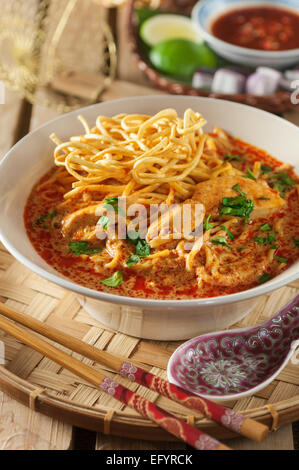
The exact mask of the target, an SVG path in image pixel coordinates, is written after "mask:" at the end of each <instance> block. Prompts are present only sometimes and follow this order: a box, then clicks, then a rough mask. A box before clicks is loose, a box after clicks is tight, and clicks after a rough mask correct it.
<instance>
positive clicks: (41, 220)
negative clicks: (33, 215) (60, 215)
mask: <svg viewBox="0 0 299 470" xmlns="http://www.w3.org/2000/svg"><path fill="white" fill-rule="evenodd" d="M56 215H57V212H56V209H54V210H53V211H52V212H50V213H49V214H44V215H41V216H40V217H39V218H38V219H36V221H35V225H41V226H42V227H43V228H49V227H48V225H46V224H44V222H45V220H49V219H54V217H56Z"/></svg>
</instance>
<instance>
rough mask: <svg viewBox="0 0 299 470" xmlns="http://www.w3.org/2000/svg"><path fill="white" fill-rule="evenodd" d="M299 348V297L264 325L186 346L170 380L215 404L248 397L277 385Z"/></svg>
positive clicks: (178, 351)
mask: <svg viewBox="0 0 299 470" xmlns="http://www.w3.org/2000/svg"><path fill="white" fill-rule="evenodd" d="M298 346H299V295H297V296H296V297H295V298H294V299H293V300H292V301H291V302H290V303H288V304H287V305H286V306H285V307H283V308H282V309H281V310H280V311H279V312H278V313H277V314H276V315H275V316H273V317H272V318H270V319H269V320H267V321H266V322H265V323H263V324H261V325H259V326H255V327H252V328H242V329H236V330H227V331H220V332H216V333H209V334H206V335H202V336H198V337H197V338H193V339H191V340H189V341H187V342H185V343H183V344H182V345H181V346H180V347H179V348H178V349H176V351H174V353H173V354H172V356H171V358H170V360H169V363H168V368H167V375H168V380H169V381H170V382H172V383H174V384H176V385H178V386H180V387H182V388H184V389H185V390H188V391H189V392H192V393H194V394H195V395H200V396H202V397H205V398H209V399H213V400H221V401H223V400H231V399H236V398H241V397H246V396H248V395H252V394H253V393H255V392H257V391H258V390H260V389H262V388H264V387H266V386H267V385H268V384H269V383H270V382H272V380H274V379H275V377H276V376H277V375H278V374H279V373H280V372H281V370H282V369H283V368H284V367H285V365H286V364H287V363H288V361H289V359H290V358H291V357H292V355H293V353H294V351H295V349H296V348H297V347H298Z"/></svg>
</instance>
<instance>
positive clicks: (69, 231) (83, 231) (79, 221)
mask: <svg viewBox="0 0 299 470" xmlns="http://www.w3.org/2000/svg"><path fill="white" fill-rule="evenodd" d="M98 207H99V205H98V204H96V205H93V206H88V207H83V209H79V210H77V211H75V212H72V213H71V214H69V215H67V216H66V217H65V218H64V219H63V221H62V231H63V234H64V236H65V237H68V238H72V239H74V240H84V241H96V240H97V237H96V224H97V222H98V220H99V216H98V215H96V210H97V209H98Z"/></svg>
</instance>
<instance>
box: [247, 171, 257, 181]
mask: <svg viewBox="0 0 299 470" xmlns="http://www.w3.org/2000/svg"><path fill="white" fill-rule="evenodd" d="M245 178H249V179H250V180H253V181H257V178H256V177H255V176H254V174H253V173H252V171H251V170H249V169H248V170H247V175H246V176H245Z"/></svg>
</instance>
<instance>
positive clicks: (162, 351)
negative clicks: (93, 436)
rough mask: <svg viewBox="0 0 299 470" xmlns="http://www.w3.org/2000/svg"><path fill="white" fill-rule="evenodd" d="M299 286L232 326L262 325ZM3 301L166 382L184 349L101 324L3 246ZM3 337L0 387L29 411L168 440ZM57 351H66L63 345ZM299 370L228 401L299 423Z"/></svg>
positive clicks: (266, 417) (220, 433)
mask: <svg viewBox="0 0 299 470" xmlns="http://www.w3.org/2000/svg"><path fill="white" fill-rule="evenodd" d="M298 287H299V281H296V282H294V283H292V284H290V285H288V286H287V287H283V288H281V289H279V290H277V291H275V292H274V293H272V294H269V295H266V296H263V297H261V298H260V299H259V301H258V303H257V306H256V307H255V309H254V310H253V311H252V313H251V314H250V315H249V316H248V317H246V318H245V319H244V320H242V322H239V323H238V324H236V325H234V327H246V326H250V325H255V324H258V323H261V322H263V321H264V320H265V319H266V318H268V317H269V316H271V315H273V314H274V313H275V312H276V311H277V310H278V309H279V308H280V307H281V306H283V305H284V304H285V303H286V302H288V300H289V299H290V298H292V297H293V296H294V295H295V294H296V292H298ZM0 300H1V301H3V302H5V303H6V304H7V305H8V306H10V307H12V308H15V309H17V310H19V311H21V312H23V313H26V314H28V315H31V316H33V317H35V318H37V319H38V320H40V321H42V322H45V323H47V324H48V325H51V326H54V327H56V328H59V329H61V330H63V331H65V332H67V333H69V334H71V335H73V336H75V337H77V338H79V339H82V340H83V341H86V342H87V343H89V344H92V345H94V346H96V347H98V348H100V349H104V350H107V351H109V352H111V353H113V354H116V355H120V356H124V357H128V358H130V359H132V360H134V361H137V362H139V363H141V364H142V365H143V366H144V367H145V368H146V369H148V370H151V371H152V372H153V373H155V374H158V375H161V376H162V377H164V378H166V372H165V368H166V366H167V362H168V359H169V357H170V355H171V352H172V351H173V350H174V349H175V348H176V347H177V346H178V345H179V344H180V342H162V341H148V340H140V339H138V338H134V337H130V336H126V335H124V334H121V333H118V332H115V331H112V330H110V329H108V328H106V327H104V326H103V325H101V324H100V323H98V322H97V321H96V320H94V319H93V318H92V317H90V316H89V315H88V314H87V312H85V310H84V309H83V308H82V307H81V305H80V303H79V301H78V295H77V294H75V293H72V292H70V291H66V290H64V289H63V288H61V287H59V286H56V285H54V284H52V283H50V282H48V281H46V280H44V279H42V278H40V277H39V276H37V275H36V274H34V273H32V272H31V271H29V270H28V269H27V268H25V267H24V266H23V265H22V264H20V263H19V262H18V261H16V260H15V259H14V258H13V257H12V256H11V255H10V254H9V253H8V252H7V251H6V250H5V248H4V247H3V246H2V245H1V246H0ZM0 340H1V341H3V342H4V344H5V351H6V363H5V369H4V368H0V388H3V384H4V387H5V391H6V392H8V393H10V394H12V395H13V396H14V397H15V398H17V399H21V401H23V402H24V403H25V404H26V403H27V404H31V407H34V408H35V409H37V410H39V411H41V412H45V413H46V414H49V415H52V416H53V417H57V416H60V417H61V418H62V419H63V420H66V421H68V422H70V423H71V424H75V425H80V426H82V427H85V428H88V429H92V430H97V431H102V432H104V433H106V434H109V433H111V434H114V435H125V436H127V437H138V438H141V439H142V438H144V439H151V440H167V439H168V438H169V437H168V436H167V435H166V434H165V433H164V432H163V431H162V430H161V431H160V430H158V429H157V428H156V427H155V426H154V425H152V424H150V423H148V422H146V421H145V420H144V419H143V418H141V417H140V416H138V415H137V413H136V412H135V411H133V410H131V409H129V408H127V407H125V406H124V405H122V404H121V403H119V402H118V401H116V400H115V399H114V398H113V397H110V396H107V395H106V394H104V393H103V392H101V391H100V390H98V389H96V388H94V387H92V386H90V385H89V384H87V383H86V382H84V381H83V380H81V379H79V378H78V377H76V376H75V375H73V374H71V373H70V372H68V371H66V370H65V369H63V368H61V367H60V366H59V365H57V364H56V363H54V362H53V361H51V360H49V359H47V358H45V357H43V356H42V355H41V354H40V353H37V352H35V351H33V350H31V349H30V348H29V347H27V346H25V345H23V344H21V343H20V342H18V341H17V340H15V339H14V338H12V337H9V336H6V335H5V334H3V333H0ZM58 347H59V348H61V346H59V345H58ZM62 349H63V348H62ZM74 356H75V357H77V358H78V359H80V360H82V361H84V362H85V363H87V364H90V365H93V363H92V361H91V360H89V359H86V358H82V357H81V356H79V355H78V354H74ZM93 366H94V367H95V368H97V369H98V370H102V371H104V373H106V374H107V375H109V376H113V375H114V373H113V372H112V371H111V370H109V369H107V368H105V367H104V368H103V367H102V366H101V365H99V364H96V365H93ZM298 372H299V365H295V364H292V363H289V364H288V365H287V367H286V368H285V369H284V370H283V371H282V372H281V374H280V375H279V376H278V378H277V379H276V380H275V381H274V382H272V383H271V384H270V385H269V386H267V387H266V388H264V389H263V390H261V391H260V392H258V393H257V394H256V395H254V396H252V397H248V398H244V399H241V400H238V401H231V402H229V403H227V406H229V407H231V408H234V409H235V410H238V411H242V412H244V413H246V414H247V415H249V416H253V417H256V418H258V419H261V420H262V421H263V422H266V423H267V424H269V425H270V426H271V425H272V421H273V417H272V415H271V412H270V410H269V409H268V408H267V405H268V404H269V403H270V404H272V405H274V407H275V409H276V410H277V413H278V421H277V422H276V427H280V426H282V425H284V424H286V423H290V422H292V421H295V420H298V418H299V373H298ZM20 380H21V384H22V387H23V388H24V390H23V395H22V396H20ZM117 380H119V381H120V382H121V383H123V384H125V385H126V386H128V387H129V388H131V389H132V390H134V391H137V392H138V393H140V394H141V395H143V396H145V397H147V398H148V399H150V400H152V401H154V402H155V403H156V404H158V405H159V406H161V407H164V408H165V409H167V410H169V411H170V412H172V413H175V414H177V415H178V416H181V417H183V418H185V419H189V421H190V420H191V421H195V423H196V424H198V425H199V426H200V427H201V428H202V429H205V430H208V432H209V433H211V434H213V435H215V436H217V437H222V438H229V437H232V435H231V434H230V433H229V432H227V431H226V430H223V429H220V428H219V427H218V426H216V425H215V424H214V423H212V422H210V421H209V420H207V419H206V418H203V417H202V416H201V415H200V414H196V415H195V416H190V410H186V409H185V408H183V407H182V406H180V405H178V404H176V403H174V402H171V401H169V400H168V399H167V398H165V397H160V396H158V395H157V393H155V392H153V391H150V390H148V389H146V388H144V387H142V386H139V385H138V384H135V383H132V382H129V381H127V380H126V379H124V378H122V377H120V376H117ZM36 390H37V391H36ZM32 396H34V399H32ZM47 400H50V402H51V406H44V405H45V402H47ZM66 410H67V412H66ZM61 413H62V414H61Z"/></svg>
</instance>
